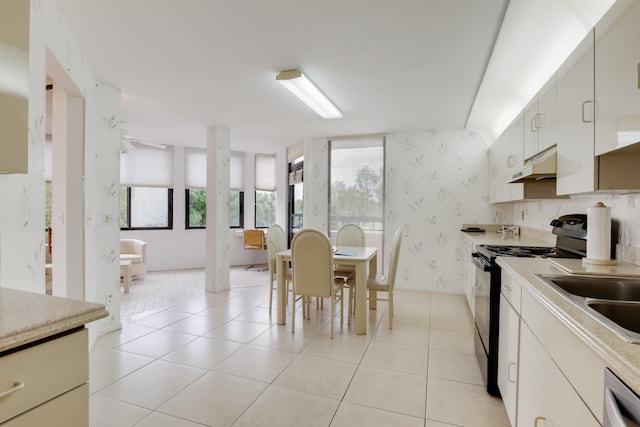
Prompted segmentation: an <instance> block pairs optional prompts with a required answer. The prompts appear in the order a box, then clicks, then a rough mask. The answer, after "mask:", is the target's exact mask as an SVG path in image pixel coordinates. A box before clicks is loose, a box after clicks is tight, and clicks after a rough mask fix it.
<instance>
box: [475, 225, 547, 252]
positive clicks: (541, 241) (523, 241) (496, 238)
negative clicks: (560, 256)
mask: <svg viewBox="0 0 640 427" xmlns="http://www.w3.org/2000/svg"><path fill="white" fill-rule="evenodd" d="M469 225H470V226H473V227H480V228H483V229H485V231H484V232H480V233H478V232H464V231H463V234H464V235H465V236H467V237H468V238H470V239H471V241H472V242H473V243H474V244H476V245H508V246H545V247H553V246H555V240H556V236H555V235H553V234H551V233H550V232H549V233H546V232H543V231H537V232H534V233H535V234H528V230H527V229H521V234H502V233H498V232H497V231H496V230H497V229H498V226H496V225H493V226H491V225H483V224H464V225H463V228H467V226H469Z"/></svg>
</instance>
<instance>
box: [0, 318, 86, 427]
mask: <svg viewBox="0 0 640 427" xmlns="http://www.w3.org/2000/svg"><path fill="white" fill-rule="evenodd" d="M88 347H89V343H88V332H87V329H82V330H80V331H78V332H74V333H72V334H69V335H65V336H62V337H60V338H56V339H53V340H50V341H46V342H44V343H42V344H38V345H36V346H33V347H29V348H26V349H24V350H19V351H16V352H14V353H10V354H8V355H6V356H4V357H1V358H0V393H4V392H6V391H9V390H12V389H14V390H15V391H13V392H10V393H8V394H6V395H5V396H3V397H1V398H0V422H3V421H6V420H8V419H10V418H13V417H15V416H16V415H19V414H21V413H23V412H26V411H28V410H29V409H31V408H34V407H36V406H38V405H40V404H41V403H44V402H46V401H48V400H51V399H53V398H55V397H57V396H59V395H61V394H63V393H65V392H67V391H69V390H72V389H74V388H76V387H78V386H80V385H82V384H84V383H86V382H87V381H89V350H88ZM20 384H22V385H23V386H22V387H21V388H20Z"/></svg>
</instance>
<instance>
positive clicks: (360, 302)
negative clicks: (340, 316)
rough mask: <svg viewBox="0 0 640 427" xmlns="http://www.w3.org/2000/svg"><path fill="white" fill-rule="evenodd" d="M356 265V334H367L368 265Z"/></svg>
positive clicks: (362, 263)
mask: <svg viewBox="0 0 640 427" xmlns="http://www.w3.org/2000/svg"><path fill="white" fill-rule="evenodd" d="M355 264H356V334H359V335H362V334H366V333H367V279H366V276H367V265H366V264H365V263H364V262H357V263H355Z"/></svg>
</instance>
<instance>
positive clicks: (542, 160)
mask: <svg viewBox="0 0 640 427" xmlns="http://www.w3.org/2000/svg"><path fill="white" fill-rule="evenodd" d="M556 158H557V153H556V146H555V145H554V146H553V147H551V148H548V149H547V150H545V151H542V152H541V153H539V154H536V155H535V156H533V157H531V158H530V159H527V161H526V162H524V166H523V168H522V169H520V170H519V171H517V172H515V173H514V174H512V175H511V179H509V182H510V183H518V182H538V181H555V179H556V170H557V169H556Z"/></svg>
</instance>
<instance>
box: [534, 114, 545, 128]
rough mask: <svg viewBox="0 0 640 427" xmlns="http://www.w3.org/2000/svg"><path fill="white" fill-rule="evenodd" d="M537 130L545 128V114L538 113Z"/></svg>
mask: <svg viewBox="0 0 640 427" xmlns="http://www.w3.org/2000/svg"><path fill="white" fill-rule="evenodd" d="M535 117H536V128H538V130H539V129H542V128H543V127H544V114H543V113H538V114H536V116H535Z"/></svg>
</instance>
